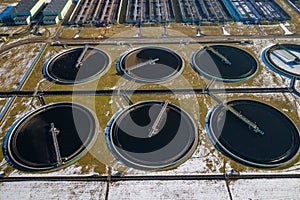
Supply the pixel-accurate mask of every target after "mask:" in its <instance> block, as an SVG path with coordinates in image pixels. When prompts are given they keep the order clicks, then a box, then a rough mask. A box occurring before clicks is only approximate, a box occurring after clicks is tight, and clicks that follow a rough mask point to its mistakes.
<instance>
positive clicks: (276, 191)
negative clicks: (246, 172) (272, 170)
mask: <svg viewBox="0 0 300 200" xmlns="http://www.w3.org/2000/svg"><path fill="white" fill-rule="evenodd" d="M229 187H230V190H231V193H232V196H233V199H295V200H296V199H299V188H300V180H299V179H284V180H283V179H272V180H270V179H259V180H237V181H232V182H230V185H229Z"/></svg>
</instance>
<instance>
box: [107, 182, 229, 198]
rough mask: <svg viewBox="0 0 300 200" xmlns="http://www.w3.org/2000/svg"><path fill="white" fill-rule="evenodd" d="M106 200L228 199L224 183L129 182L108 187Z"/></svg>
mask: <svg viewBox="0 0 300 200" xmlns="http://www.w3.org/2000/svg"><path fill="white" fill-rule="evenodd" d="M109 191H110V192H109V195H108V199H111V200H114V199H115V200H120V199H145V200H146V199H149V200H152V199H201V200H205V199H208V200H211V199H229V195H228V192H227V189H226V183H225V181H205V180H204V181H130V182H116V183H112V184H111V185H110V190H109Z"/></svg>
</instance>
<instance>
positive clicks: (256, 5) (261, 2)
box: [224, 0, 291, 23]
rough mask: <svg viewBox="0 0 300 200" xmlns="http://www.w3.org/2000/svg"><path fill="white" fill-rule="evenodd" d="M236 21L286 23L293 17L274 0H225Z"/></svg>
mask: <svg viewBox="0 0 300 200" xmlns="http://www.w3.org/2000/svg"><path fill="white" fill-rule="evenodd" d="M224 3H225V4H226V5H227V7H228V8H229V10H230V12H231V14H232V15H233V16H234V18H235V20H236V21H242V22H245V23H258V22H260V21H284V20H290V19H291V17H290V16H289V15H288V14H287V13H286V12H285V11H284V10H283V9H282V8H281V7H280V6H279V5H278V4H277V3H276V2H275V1H274V0H249V1H248V0H247V1H246V0H224Z"/></svg>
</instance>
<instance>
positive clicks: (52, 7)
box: [44, 0, 69, 13]
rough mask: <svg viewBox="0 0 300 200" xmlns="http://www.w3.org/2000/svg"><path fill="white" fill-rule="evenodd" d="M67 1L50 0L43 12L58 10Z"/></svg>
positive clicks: (55, 11)
mask: <svg viewBox="0 0 300 200" xmlns="http://www.w3.org/2000/svg"><path fill="white" fill-rule="evenodd" d="M68 1H69V0H52V1H51V2H50V3H49V4H48V5H47V7H46V8H45V9H44V12H51V13H57V12H60V11H61V10H62V9H63V8H64V7H65V5H66V3H67V2H68Z"/></svg>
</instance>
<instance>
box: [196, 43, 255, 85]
mask: <svg viewBox="0 0 300 200" xmlns="http://www.w3.org/2000/svg"><path fill="white" fill-rule="evenodd" d="M191 65H192V67H193V68H194V70H195V71H196V72H197V73H199V74H200V75H203V76H205V77H207V78H209V79H216V80H219V81H224V82H239V81H244V80H247V79H249V78H251V77H252V76H253V75H254V74H255V73H256V71H257V62H256V60H255V59H254V57H253V56H252V55H250V54H249V53H248V52H246V51H244V50H242V49H239V48H236V47H232V46H224V45H213V46H205V47H204V48H202V49H199V50H198V51H196V52H195V53H194V54H193V55H192V57H191Z"/></svg>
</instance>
